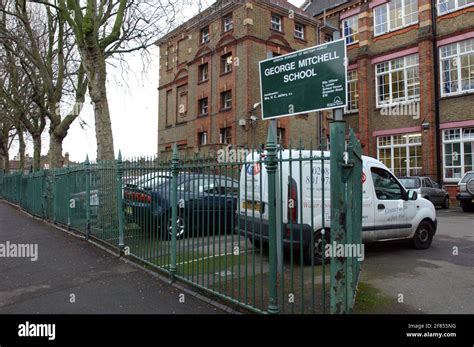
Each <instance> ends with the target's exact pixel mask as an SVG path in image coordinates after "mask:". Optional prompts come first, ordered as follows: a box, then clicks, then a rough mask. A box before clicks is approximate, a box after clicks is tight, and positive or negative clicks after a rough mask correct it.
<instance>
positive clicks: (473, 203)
mask: <svg viewBox="0 0 474 347" xmlns="http://www.w3.org/2000/svg"><path fill="white" fill-rule="evenodd" d="M456 198H457V199H458V200H459V202H460V203H461V207H462V209H463V211H464V212H474V171H469V172H466V174H465V175H464V177H463V178H462V179H461V181H459V184H458V195H457V196H456Z"/></svg>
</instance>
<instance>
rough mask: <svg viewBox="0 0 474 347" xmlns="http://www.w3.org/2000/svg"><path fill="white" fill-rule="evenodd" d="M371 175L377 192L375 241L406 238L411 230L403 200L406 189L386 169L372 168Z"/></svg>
mask: <svg viewBox="0 0 474 347" xmlns="http://www.w3.org/2000/svg"><path fill="white" fill-rule="evenodd" d="M371 174H372V180H373V184H374V190H375V204H374V207H375V214H374V215H375V217H374V227H373V230H374V238H375V240H389V239H397V238H400V237H404V235H406V234H407V233H409V231H410V230H411V224H410V223H409V222H408V219H407V211H406V208H407V205H406V204H405V201H404V200H403V195H404V192H405V189H404V188H403V187H402V185H401V184H400V183H399V182H398V180H397V179H396V178H395V177H394V176H393V175H392V173H390V172H389V171H388V170H386V169H383V168H380V167H372V168H371Z"/></svg>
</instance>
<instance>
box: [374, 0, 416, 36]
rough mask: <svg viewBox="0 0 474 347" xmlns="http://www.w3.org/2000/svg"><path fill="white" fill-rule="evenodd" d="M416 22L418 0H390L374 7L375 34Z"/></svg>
mask: <svg viewBox="0 0 474 347" xmlns="http://www.w3.org/2000/svg"><path fill="white" fill-rule="evenodd" d="M416 23H418V0H392V1H390V2H388V3H386V4H383V5H380V6H377V7H375V8H374V32H375V36H378V35H382V34H385V33H387V32H389V31H394V30H398V29H400V28H403V27H406V26H409V25H412V24H416Z"/></svg>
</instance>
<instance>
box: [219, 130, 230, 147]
mask: <svg viewBox="0 0 474 347" xmlns="http://www.w3.org/2000/svg"><path fill="white" fill-rule="evenodd" d="M219 142H220V143H221V144H224V145H230V144H231V143H232V128H222V129H221V131H220V134H219Z"/></svg>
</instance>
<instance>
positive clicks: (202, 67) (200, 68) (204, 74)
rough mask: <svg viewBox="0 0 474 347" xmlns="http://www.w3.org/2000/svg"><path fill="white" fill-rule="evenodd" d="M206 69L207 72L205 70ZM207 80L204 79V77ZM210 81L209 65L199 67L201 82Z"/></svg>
mask: <svg viewBox="0 0 474 347" xmlns="http://www.w3.org/2000/svg"><path fill="white" fill-rule="evenodd" d="M204 67H206V70H205V69H204ZM204 76H205V77H206V78H203V77H204ZM208 80H209V63H204V64H202V65H200V66H199V82H206V81H208Z"/></svg>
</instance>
